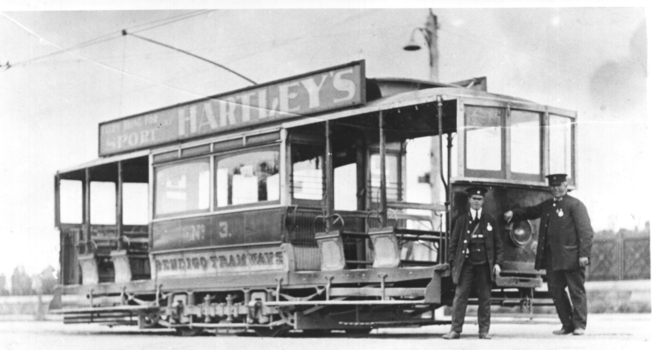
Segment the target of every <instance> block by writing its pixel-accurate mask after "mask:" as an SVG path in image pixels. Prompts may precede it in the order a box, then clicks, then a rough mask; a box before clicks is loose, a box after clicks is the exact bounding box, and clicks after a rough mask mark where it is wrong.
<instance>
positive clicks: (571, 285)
mask: <svg viewBox="0 0 657 350" xmlns="http://www.w3.org/2000/svg"><path fill="white" fill-rule="evenodd" d="M585 270H586V267H578V268H577V269H575V270H553V269H552V254H551V252H550V250H549V249H547V250H546V254H545V274H546V276H545V277H546V278H547V283H548V291H549V292H550V295H551V296H552V300H553V301H554V306H555V307H556V309H557V314H558V315H559V320H561V324H562V325H563V328H565V329H568V330H573V329H575V328H582V329H586V315H587V307H586V289H584V280H585ZM566 287H568V293H566ZM568 294H570V298H569V297H568ZM571 300H572V303H571Z"/></svg>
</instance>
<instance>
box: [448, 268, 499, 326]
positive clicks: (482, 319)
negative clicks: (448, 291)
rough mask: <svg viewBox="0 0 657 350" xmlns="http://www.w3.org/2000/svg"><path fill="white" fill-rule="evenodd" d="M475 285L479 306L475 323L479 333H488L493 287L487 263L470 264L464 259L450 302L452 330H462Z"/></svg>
mask: <svg viewBox="0 0 657 350" xmlns="http://www.w3.org/2000/svg"><path fill="white" fill-rule="evenodd" d="M473 284H476V285H477V299H479V307H478V309H477V323H478V324H479V333H488V330H489V329H490V294H491V289H492V288H493V282H492V281H491V278H490V268H489V267H488V263H484V264H480V265H472V264H470V263H469V262H468V259H466V260H465V261H464V262H463V269H462V270H461V276H460V277H459V283H458V284H457V285H456V295H455V296H454V302H453V303H452V331H453V332H456V333H461V332H462V331H463V322H464V320H465V310H466V308H467V307H468V298H469V297H470V290H471V288H472V285H473Z"/></svg>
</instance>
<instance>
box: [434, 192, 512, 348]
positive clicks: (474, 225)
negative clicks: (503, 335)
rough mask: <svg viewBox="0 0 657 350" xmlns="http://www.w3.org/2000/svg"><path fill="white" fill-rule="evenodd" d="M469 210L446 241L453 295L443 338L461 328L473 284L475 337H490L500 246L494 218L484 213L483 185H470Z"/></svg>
mask: <svg viewBox="0 0 657 350" xmlns="http://www.w3.org/2000/svg"><path fill="white" fill-rule="evenodd" d="M466 192H467V193H468V203H469V205H470V210H469V211H468V212H467V213H465V214H463V215H461V216H459V217H458V218H456V221H455V222H454V229H453V230H452V235H451V238H450V240H449V259H450V261H449V265H450V267H451V269H452V280H453V281H454V284H456V295H455V296H454V302H453V303H452V328H451V330H450V332H449V333H447V334H445V335H444V336H443V338H444V339H458V338H460V337H461V332H462V331H463V322H464V319H465V311H466V308H467V306H468V297H469V296H470V289H471V288H472V285H473V284H476V286H477V296H478V300H479V308H478V310H477V323H478V324H479V339H490V338H491V337H490V335H489V334H488V331H489V329H490V297H491V290H492V288H493V279H494V278H495V276H496V275H497V274H499V272H500V265H499V263H500V262H501V261H502V259H503V245H502V238H501V236H500V231H499V229H498V227H497V222H496V221H495V218H494V217H493V216H492V215H490V214H489V213H487V212H484V211H483V209H482V206H483V204H484V196H485V195H486V192H488V190H486V188H483V187H470V188H468V189H467V190H466Z"/></svg>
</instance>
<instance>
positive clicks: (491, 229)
mask: <svg viewBox="0 0 657 350" xmlns="http://www.w3.org/2000/svg"><path fill="white" fill-rule="evenodd" d="M486 229H487V230H488V231H493V226H491V225H490V222H489V223H488V225H487V226H486Z"/></svg>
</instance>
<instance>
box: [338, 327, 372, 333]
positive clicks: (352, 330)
mask: <svg viewBox="0 0 657 350" xmlns="http://www.w3.org/2000/svg"><path fill="white" fill-rule="evenodd" d="M344 332H345V333H347V334H350V335H365V334H370V333H371V332H372V328H347V329H345V330H344Z"/></svg>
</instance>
